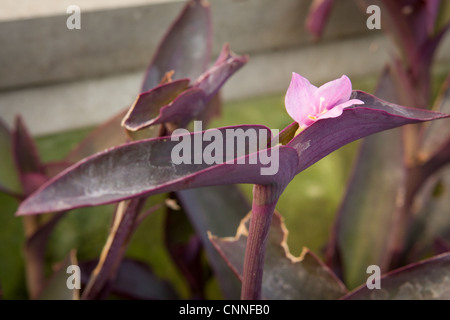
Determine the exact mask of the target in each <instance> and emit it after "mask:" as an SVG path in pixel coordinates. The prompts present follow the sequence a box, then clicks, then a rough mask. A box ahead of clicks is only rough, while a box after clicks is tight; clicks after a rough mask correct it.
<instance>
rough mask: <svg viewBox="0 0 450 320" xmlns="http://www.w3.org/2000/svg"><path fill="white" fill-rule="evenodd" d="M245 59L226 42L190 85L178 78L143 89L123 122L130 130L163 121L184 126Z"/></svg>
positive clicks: (203, 107)
mask: <svg viewBox="0 0 450 320" xmlns="http://www.w3.org/2000/svg"><path fill="white" fill-rule="evenodd" d="M246 62H247V57H246V56H236V55H234V54H232V53H231V51H230V49H229V47H228V45H225V46H224V47H223V49H222V52H221V54H220V55H219V58H218V59H217V61H216V63H215V64H214V65H213V66H212V67H211V68H210V69H209V70H208V71H207V72H205V73H204V74H203V75H201V76H200V77H199V78H198V79H197V80H196V82H195V83H194V84H193V86H192V87H190V88H189V89H188V84H189V79H181V80H178V81H173V82H169V83H166V84H163V85H160V86H158V87H156V88H154V89H151V90H149V91H147V92H144V93H142V94H141V95H140V96H139V97H138V99H137V100H136V102H135V103H134V105H133V106H132V107H131V109H130V110H129V112H128V113H127V115H126V116H125V118H124V121H123V125H124V126H125V127H126V128H127V129H128V130H132V131H136V130H140V129H142V128H145V127H148V126H151V125H155V124H162V123H172V124H174V125H175V127H185V126H186V125H187V124H188V123H189V122H190V121H191V120H193V119H196V118H200V117H201V115H202V113H203V112H204V111H205V109H206V106H207V105H208V102H209V101H210V100H211V99H212V98H213V97H214V96H215V95H216V94H217V92H218V91H219V89H220V88H221V87H222V86H223V84H224V83H225V81H226V80H227V79H228V78H229V77H230V76H231V75H232V74H233V73H235V72H236V71H237V70H239V69H240V68H241V67H242V66H243V65H244V64H245V63H246ZM183 91H184V92H183Z"/></svg>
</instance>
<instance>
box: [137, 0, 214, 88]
mask: <svg viewBox="0 0 450 320" xmlns="http://www.w3.org/2000/svg"><path fill="white" fill-rule="evenodd" d="M211 43H212V28H211V13H210V7H209V4H207V3H206V2H204V1H202V0H190V1H189V2H188V3H187V4H186V5H185V7H184V9H183V11H182V12H181V13H180V15H179V16H178V18H177V19H176V20H175V22H174V23H173V24H172V26H171V27H170V29H169V30H168V32H167V34H166V35H165V36H164V38H163V40H162V41H161V43H160V44H159V47H158V49H157V51H156V53H155V56H154V57H153V59H152V61H151V62H150V65H149V67H148V69H147V72H146V75H145V79H144V82H143V84H142V89H141V92H145V91H148V90H150V89H152V88H154V87H156V86H157V85H158V84H159V83H160V81H161V79H162V77H163V76H164V74H166V72H169V71H171V70H174V71H175V74H174V78H173V79H174V80H176V79H182V78H188V79H195V78H197V77H198V76H199V75H200V74H202V73H203V72H204V71H205V70H206V68H207V67H208V64H209V61H210V54H211Z"/></svg>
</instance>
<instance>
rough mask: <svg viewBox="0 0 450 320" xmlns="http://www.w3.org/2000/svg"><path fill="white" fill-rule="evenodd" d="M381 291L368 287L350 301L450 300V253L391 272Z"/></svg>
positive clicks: (381, 281)
mask: <svg viewBox="0 0 450 320" xmlns="http://www.w3.org/2000/svg"><path fill="white" fill-rule="evenodd" d="M380 285H381V289H377V290H370V289H368V288H367V286H366V285H365V284H364V285H362V286H361V287H360V288H358V289H356V290H355V291H353V292H351V293H350V294H348V295H347V296H346V297H344V299H346V300H448V299H450V289H449V288H450V253H445V254H441V255H439V256H436V257H433V258H431V259H428V260H424V261H420V262H418V263H414V264H411V265H408V266H406V267H403V268H401V269H397V270H395V271H393V272H390V273H388V274H386V275H384V276H382V277H381V279H380Z"/></svg>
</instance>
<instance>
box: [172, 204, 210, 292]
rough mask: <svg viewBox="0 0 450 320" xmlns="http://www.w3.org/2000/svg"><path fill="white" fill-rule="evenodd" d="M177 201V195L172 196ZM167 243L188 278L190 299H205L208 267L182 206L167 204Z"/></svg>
mask: <svg viewBox="0 0 450 320" xmlns="http://www.w3.org/2000/svg"><path fill="white" fill-rule="evenodd" d="M170 200H171V201H176V198H175V197H171V198H170ZM164 238H165V243H166V246H167V249H168V251H169V254H170V256H171V257H172V260H173V262H174V263H175V264H176V265H177V267H178V269H179V270H180V271H181V273H182V274H183V275H184V277H185V278H186V281H187V282H188V284H189V287H190V289H191V296H190V299H204V298H205V286H206V281H207V280H208V271H209V270H208V268H206V266H205V264H204V263H203V262H204V260H203V258H204V257H203V247H202V242H201V240H200V237H199V236H198V235H197V234H195V232H194V230H193V229H192V226H191V224H190V222H189V219H188V218H187V216H186V213H185V212H184V210H182V208H181V207H179V206H178V207H175V206H170V205H168V206H167V213H166V222H165V237H164Z"/></svg>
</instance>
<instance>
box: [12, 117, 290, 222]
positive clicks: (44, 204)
mask: <svg viewBox="0 0 450 320" xmlns="http://www.w3.org/2000/svg"><path fill="white" fill-rule="evenodd" d="M241 129H242V130H243V132H245V131H250V132H256V134H257V135H261V134H263V133H264V135H265V136H266V137H269V138H270V135H271V132H270V130H269V129H267V128H266V127H264V126H250V125H243V126H236V127H226V128H220V129H216V130H217V131H216V132H218V133H219V134H220V135H221V136H222V137H224V139H223V142H224V144H223V145H227V141H228V140H227V135H226V130H233V131H237V130H241ZM202 134H203V133H201V132H197V133H191V134H184V135H181V136H180V140H184V139H189V140H190V141H191V143H193V142H195V141H199V140H201V137H202ZM230 138H231V139H234V137H230ZM186 141H187V140H186ZM233 141H234V140H233ZM179 143H180V141H176V140H174V141H171V140H169V139H168V138H167V137H162V138H156V139H148V140H141V141H137V142H132V143H129V144H126V145H123V146H120V147H116V148H113V149H110V150H106V151H104V152H101V153H98V154H96V155H94V156H92V157H89V158H87V159H85V160H83V161H80V162H79V163H77V164H76V165H74V166H72V167H71V168H69V169H67V170H65V171H64V172H62V173H61V174H60V175H58V176H57V177H55V178H53V179H52V180H51V181H50V182H49V183H48V184H46V185H45V186H44V187H42V188H41V190H40V191H39V192H37V193H36V194H35V195H34V196H32V197H30V198H28V199H27V200H25V201H24V202H23V203H22V204H21V208H20V209H19V213H18V214H19V215H22V214H32V213H41V212H46V211H60V210H66V209H68V208H76V207H82V206H94V205H100V204H106V203H113V202H117V201H120V200H125V199H130V198H133V197H136V196H144V195H151V194H156V193H162V192H168V191H177V190H183V189H188V188H196V187H204V186H212V185H221V184H236V183H251V184H254V183H257V184H268V183H276V184H277V185H279V186H280V192H281V191H282V190H283V189H284V187H285V186H286V185H287V183H288V182H289V181H290V180H291V178H292V177H293V170H295V168H297V166H298V165H297V162H298V159H297V156H296V153H295V151H294V150H292V149H291V148H289V147H286V146H277V147H274V148H276V150H278V152H279V158H280V159H282V161H283V165H281V166H280V168H279V170H278V172H277V173H276V174H275V175H261V169H262V168H265V167H267V165H263V164H261V163H260V162H259V163H256V164H251V163H250V158H251V157H253V156H255V155H258V156H259V153H260V152H266V150H262V151H259V152H258V153H256V154H252V155H245V154H244V153H241V157H240V158H239V157H238V159H232V160H230V161H231V163H229V162H227V163H221V164H215V163H212V164H206V163H205V162H202V163H201V164H184V163H181V164H179V165H175V164H173V163H172V159H171V153H172V150H173V149H174V147H175V146H176V145H178V144H179ZM200 143H201V144H202V145H200V144H199V145H198V146H199V148H195V149H194V148H193V147H192V148H191V149H194V150H193V151H194V152H193V153H192V157H193V158H194V159H195V158H197V156H200V157H201V154H203V150H204V148H205V147H206V145H209V143H207V142H205V141H203V142H202V141H200ZM233 144H234V142H233ZM235 147H236V145H235ZM240 150H241V151H244V150H245V152H248V151H249V150H250V147H249V145H248V139H246V146H245V147H244V148H240ZM223 151H224V154H223V159H224V160H227V159H226V158H225V150H223ZM235 154H237V153H236V152H235ZM239 159H240V160H239ZM191 160H192V158H191ZM241 160H242V162H244V164H241V163H237V162H241ZM50 208H52V209H50Z"/></svg>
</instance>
